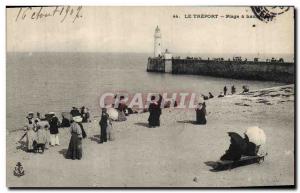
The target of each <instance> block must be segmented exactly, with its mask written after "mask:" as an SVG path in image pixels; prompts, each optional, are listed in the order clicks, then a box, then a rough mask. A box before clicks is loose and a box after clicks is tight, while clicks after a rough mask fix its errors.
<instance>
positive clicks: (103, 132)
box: [99, 108, 109, 143]
mask: <svg viewBox="0 0 300 193" xmlns="http://www.w3.org/2000/svg"><path fill="white" fill-rule="evenodd" d="M108 117H109V115H108V114H107V110H106V109H105V108H103V109H102V115H101V120H100V122H99V125H100V142H99V143H103V142H107V133H106V130H107V120H108Z"/></svg>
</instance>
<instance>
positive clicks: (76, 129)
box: [66, 116, 82, 160]
mask: <svg viewBox="0 0 300 193" xmlns="http://www.w3.org/2000/svg"><path fill="white" fill-rule="evenodd" d="M81 121H82V118H81V117H80V116H75V117H73V122H72V124H71V127H70V132H71V139H70V143H69V147H68V151H67V154H66V158H67V159H72V160H75V159H79V160H80V159H81V158H82V130H81V128H80V126H79V124H78V123H80V122H81Z"/></svg>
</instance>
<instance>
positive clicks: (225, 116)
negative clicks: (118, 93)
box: [6, 85, 294, 187]
mask: <svg viewBox="0 0 300 193" xmlns="http://www.w3.org/2000/svg"><path fill="white" fill-rule="evenodd" d="M206 104H207V112H208V116H207V121H208V122H207V124H206V125H195V124H193V121H194V120H195V111H194V110H182V109H180V110H178V109H164V110H163V114H162V116H161V126H160V127H157V128H148V127H147V119H148V116H149V114H148V113H142V114H134V115H130V116H129V117H128V120H127V121H126V122H114V123H113V126H114V129H115V138H116V139H115V141H112V142H107V143H104V144H98V143H97V142H98V140H99V133H100V129H99V126H98V121H99V118H94V119H93V120H92V122H91V123H87V124H84V128H85V130H86V132H87V134H88V137H87V138H86V139H84V140H83V158H82V160H80V161H79V160H75V161H73V160H67V159H65V158H64V153H65V151H66V150H67V148H68V143H69V140H70V137H71V136H70V133H69V129H68V128H62V129H60V133H59V135H60V136H59V137H60V146H56V147H51V148H50V149H49V150H46V151H45V153H44V154H38V153H37V154H32V153H26V152H25V151H24V148H23V147H22V146H21V144H20V143H19V142H18V140H19V138H20V137H21V136H22V134H23V132H22V131H18V132H7V134H6V135H7V136H6V140H7V142H6V144H7V146H6V151H7V154H6V156H7V166H6V168H7V171H6V172H7V182H6V183H7V186H8V187H240V186H272V185H293V184H294V85H287V86H282V87H274V88H270V89H263V90H258V91H255V92H250V93H248V94H246V95H229V96H226V97H224V98H214V99H211V100H208V101H207V102H206ZM255 125H256V126H259V127H260V128H262V129H263V130H264V131H265V133H266V135H267V146H266V149H267V152H268V155H267V157H266V159H265V161H264V162H263V163H261V164H252V165H248V166H243V167H239V168H235V169H232V170H230V171H229V170H228V171H222V172H212V171H210V169H211V168H210V167H209V166H207V165H206V164H205V162H207V161H217V160H218V159H219V158H220V156H221V155H222V154H223V153H224V152H225V150H226V149H227V148H228V146H229V143H230V140H229V137H228V135H227V133H226V132H228V131H234V132H237V133H239V134H241V135H243V133H244V131H245V129H246V128H247V127H249V126H255ZM16 147H17V148H16ZM17 162H21V163H22V165H23V167H24V170H25V175H24V176H22V177H19V178H18V177H16V176H14V175H13V170H14V167H15V165H16V163H17Z"/></svg>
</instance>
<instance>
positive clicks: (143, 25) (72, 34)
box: [6, 6, 294, 54]
mask: <svg viewBox="0 0 300 193" xmlns="http://www.w3.org/2000/svg"><path fill="white" fill-rule="evenodd" d="M72 8H73V12H72V15H70V12H71V11H70V10H71V9H70V10H69V15H68V16H67V17H66V18H65V20H64V21H63V22H61V21H62V19H63V18H64V13H65V12H62V15H59V13H58V12H57V13H56V14H55V16H49V17H42V18H39V19H36V15H37V13H38V11H39V9H40V8H39V7H34V8H32V10H26V8H23V9H22V10H21V11H20V9H19V8H7V9H6V16H7V17H6V23H7V29H6V32H7V33H6V36H7V42H6V45H7V51H8V52H37V51H39V52H137V53H152V52H153V49H154V48H153V44H154V30H155V28H156V26H157V25H158V26H159V27H160V29H161V34H162V47H163V49H166V48H167V49H168V50H169V51H171V52H173V53H210V54H218V53H226V54H258V53H259V54H294V16H293V15H294V12H293V8H290V9H289V10H288V11H287V12H285V13H283V14H281V15H278V16H277V17H276V18H275V19H274V20H273V21H270V22H268V23H265V22H262V21H260V20H258V19H257V18H241V15H244V16H246V15H249V16H251V15H252V16H253V12H252V10H251V9H250V7H195V6H193V7H192V6H190V7H175V6H173V7H172V6H171V7H92V6H88V7H85V6H84V7H82V9H81V10H80V11H79V14H78V15H79V16H80V17H79V18H77V19H76V20H75V21H74V22H73V20H74V17H75V15H76V13H77V12H76V11H78V7H72ZM54 9H55V7H47V8H43V9H42V11H41V13H44V14H45V13H49V14H53V11H54ZM61 9H62V7H59V10H61ZM64 10H66V7H65V9H64ZM34 12H35V13H34ZM19 13H20V14H19ZM32 14H35V15H33V16H32ZM188 14H191V15H192V16H193V14H196V15H201V14H202V15H204V16H205V15H218V18H186V17H187V15H188ZM18 15H19V16H18ZM25 15H26V16H25ZM174 15H176V16H178V18H174V17H173V16H174ZM226 15H232V16H233V15H239V17H240V18H236V19H233V18H225V17H226ZM221 16H224V17H221ZM31 17H32V18H33V19H31ZM22 18H24V19H22Z"/></svg>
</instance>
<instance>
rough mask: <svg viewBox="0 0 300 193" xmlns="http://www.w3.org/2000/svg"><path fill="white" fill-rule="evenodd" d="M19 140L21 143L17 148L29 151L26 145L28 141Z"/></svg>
mask: <svg viewBox="0 0 300 193" xmlns="http://www.w3.org/2000/svg"><path fill="white" fill-rule="evenodd" d="M18 142H19V144H20V145H19V146H17V147H16V149H17V150H19V149H20V150H22V151H25V152H27V147H26V146H27V144H26V142H25V141H18Z"/></svg>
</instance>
